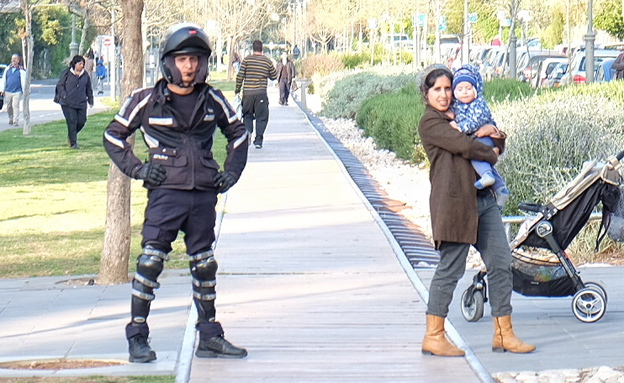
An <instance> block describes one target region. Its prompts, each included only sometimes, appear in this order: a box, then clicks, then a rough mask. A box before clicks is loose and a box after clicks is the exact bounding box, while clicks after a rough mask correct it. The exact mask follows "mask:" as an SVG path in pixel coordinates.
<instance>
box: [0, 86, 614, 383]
mask: <svg viewBox="0 0 624 383" xmlns="http://www.w3.org/2000/svg"><path fill="white" fill-rule="evenodd" d="M269 98H270V102H271V117H270V123H269V127H268V130H267V133H266V136H265V143H264V148H263V149H260V150H258V149H255V148H253V147H250V149H249V150H250V152H249V154H250V156H249V163H248V166H247V169H246V170H245V172H244V174H243V177H242V178H241V180H240V182H239V183H238V184H237V185H236V186H235V187H234V188H232V189H231V190H230V191H229V192H228V193H227V196H225V199H224V200H223V202H224V204H225V205H224V210H223V211H224V214H223V217H222V219H221V220H220V226H219V237H218V238H219V239H218V242H217V246H216V257H217V260H218V262H219V265H220V266H219V274H218V279H217V282H218V284H217V291H218V298H217V309H218V313H217V317H218V319H219V320H220V321H221V322H222V323H223V326H224V328H225V331H226V336H227V338H228V339H229V340H231V341H232V342H233V343H234V344H236V345H239V346H241V347H245V348H247V350H248V352H249V356H248V357H247V358H245V359H242V360H224V359H216V360H211V359H198V358H194V356H193V351H194V342H195V332H194V329H193V324H194V317H195V316H194V315H195V313H194V309H191V307H192V304H191V303H192V301H191V285H190V276H189V272H188V270H166V271H165V273H163V276H162V278H161V279H160V282H161V284H162V287H161V288H160V289H159V290H157V292H156V295H157V299H156V300H155V301H154V302H153V303H152V312H151V315H150V319H149V323H150V328H151V330H152V332H151V345H152V347H153V348H154V350H155V351H156V353H157V355H158V360H157V361H155V362H154V363H148V364H128V363H127V358H128V355H127V344H126V340H125V338H124V333H123V329H124V326H125V324H126V323H127V321H128V319H129V309H130V290H131V287H130V284H129V283H126V284H122V285H115V286H97V285H96V286H88V285H85V284H84V283H78V282H80V281H83V280H85V278H86V279H87V280H88V278H92V277H93V276H81V277H78V276H72V277H55V278H31V279H19V280H13V279H11V280H0V345H1V346H2V347H0V377H8V376H18V377H26V376H35V375H37V376H87V375H175V376H176V383H186V382H191V383H203V382H219V383H227V382H237V383H238V382H241V383H245V382H261V381H266V382H271V383H281V382H328V383H329V382H331V383H335V382H358V383H359V382H373V381H374V382H383V383H387V382H424V383H438V382H439V383H446V382H456V381H459V382H462V383H464V382H466V383H472V382H480V381H482V382H492V378H491V377H490V375H489V374H490V373H496V372H502V371H539V370H548V369H561V368H568V369H576V368H585V367H596V366H603V365H607V366H612V367H618V366H621V365H623V364H624V363H623V362H622V361H621V354H622V353H621V351H622V346H621V345H622V344H623V343H624V331H622V328H621V323H622V321H624V293H622V292H623V291H624V280H623V279H622V278H621V275H622V272H623V271H624V270H622V268H621V267H603V268H579V271H580V272H581V273H582V274H581V275H582V277H583V280H584V281H596V282H602V283H604V285H605V286H606V288H607V292H608V295H609V302H608V307H607V313H606V314H605V316H604V318H602V319H601V320H600V321H598V322H596V323H591V324H586V323H581V322H579V321H578V320H577V319H575V318H574V316H573V315H572V312H571V309H570V302H571V298H569V297H567V298H557V299H548V298H527V297H523V296H521V295H519V294H514V295H513V298H512V303H513V305H514V325H515V330H516V332H517V333H518V335H520V336H521V337H522V338H523V339H525V340H526V341H527V342H531V343H534V344H536V345H537V347H538V349H537V351H536V352H535V353H533V354H529V355H514V354H510V353H504V354H499V353H493V352H492V351H491V339H492V321H491V317H490V315H489V310H490V309H489V305H486V309H485V315H484V317H483V318H482V319H481V320H480V321H479V322H476V323H468V322H466V321H465V320H464V319H463V317H462V316H461V313H460V312H459V297H460V295H461V293H462V292H463V290H464V289H465V288H466V287H467V285H468V284H469V283H470V279H471V277H472V275H473V272H472V271H468V272H467V273H466V276H465V277H464V278H463V279H462V280H461V281H460V283H459V286H458V288H457V290H456V296H455V299H454V301H453V305H452V307H451V312H450V314H449V319H450V321H451V323H452V325H453V326H449V327H448V330H449V332H450V335H451V336H452V337H453V339H454V341H456V342H458V343H459V344H460V346H461V347H462V348H465V349H466V350H467V352H468V354H467V358H436V357H425V356H422V355H421V353H420V347H421V340H422V337H423V334H424V329H425V314H424V310H425V304H424V300H423V298H422V297H424V296H426V295H427V291H426V286H428V285H429V280H430V278H431V276H432V274H433V270H432V269H416V270H414V269H413V268H412V266H411V264H410V261H409V260H408V259H407V258H406V257H405V256H404V255H403V252H405V253H407V250H406V249H408V250H409V251H415V250H414V249H416V248H418V249H416V250H419V255H418V256H419V257H423V256H424V257H429V256H430V249H427V248H426V245H423V244H422V243H419V242H418V241H416V240H414V239H413V238H411V237H409V236H407V234H406V233H407V231H405V230H404V228H401V227H400V225H395V224H398V221H397V219H396V216H393V215H392V214H391V212H390V211H387V210H384V208H383V207H380V206H379V205H378V204H377V201H376V200H375V199H374V198H373V200H374V201H373V203H371V202H369V201H370V199H369V200H368V201H367V200H366V199H365V198H364V194H366V193H367V192H368V190H364V189H371V188H372V189H374V188H375V187H374V185H372V184H369V185H368V186H367V187H366V188H363V187H362V186H361V185H364V184H366V177H365V175H362V174H360V175H357V176H353V174H357V164H354V163H346V164H344V165H343V161H344V160H341V161H338V160H337V159H336V154H335V153H336V149H333V150H330V148H329V147H328V145H327V144H326V141H325V140H323V139H321V136H323V137H325V136H324V133H323V132H321V133H318V132H317V130H316V129H315V128H314V127H312V126H311V124H310V123H309V121H308V120H307V118H306V116H305V115H304V114H303V113H302V112H301V111H300V109H298V108H297V106H295V105H291V106H289V107H281V106H279V105H278V103H277V94H276V93H275V90H274V89H272V90H271V92H270V94H269ZM0 118H1V117H0ZM316 123H317V122H315V124H316ZM317 126H318V125H317ZM319 129H320V127H319ZM325 139H326V140H329V138H325ZM342 152H343V151H341V153H339V155H343V154H344V153H342ZM347 172H349V173H351V175H352V176H353V177H354V178H355V181H353V180H352V178H351V177H350V176H348V175H347ZM355 184H358V186H359V188H356V187H355V186H354V185H355ZM360 190H364V192H361V191H360ZM415 192H418V191H415ZM367 197H369V198H370V195H368V196H367ZM382 218H383V219H386V220H388V219H390V220H389V222H391V223H390V224H388V225H386V224H385V223H383V222H382ZM386 222H388V221H386ZM393 230H394V231H393ZM391 233H400V235H399V234H395V236H396V239H395V236H392V235H391ZM414 254H416V252H415V253H414ZM0 267H1V266H0ZM460 335H461V337H460ZM57 358H67V359H73V360H77V359H81V360H82V359H90V360H97V361H108V362H114V363H117V364H118V365H115V366H109V367H100V368H90V369H75V370H70V369H64V370H57V371H53V370H9V369H6V368H4V367H5V366H3V365H2V363H3V362H14V361H19V360H21V361H35V360H36V361H41V360H46V359H48V360H49V359H57Z"/></svg>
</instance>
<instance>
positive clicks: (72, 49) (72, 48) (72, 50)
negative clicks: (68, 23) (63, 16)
mask: <svg viewBox="0 0 624 383" xmlns="http://www.w3.org/2000/svg"><path fill="white" fill-rule="evenodd" d="M71 36H72V41H71V43H69V54H70V56H71V57H72V58H73V57H74V56H76V55H77V54H78V43H77V42H76V15H75V14H73V13H72V31H71Z"/></svg>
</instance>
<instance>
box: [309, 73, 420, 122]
mask: <svg viewBox="0 0 624 383" xmlns="http://www.w3.org/2000/svg"><path fill="white" fill-rule="evenodd" d="M415 82H416V74H415V73H400V74H397V75H386V76H382V75H378V74H375V73H371V72H361V73H356V74H354V75H352V76H347V77H344V78H342V79H340V80H338V81H336V83H335V85H334V86H333V87H332V88H331V90H330V91H329V93H328V94H327V96H326V97H325V98H323V97H322V96H321V98H322V99H323V100H324V101H323V110H322V111H321V114H322V115H323V116H326V117H330V118H355V116H356V114H357V112H358V109H359V108H360V105H362V103H363V102H364V101H365V100H366V99H368V98H370V97H372V96H375V95H380V94H384V93H391V92H394V91H397V90H399V89H401V88H402V87H404V86H405V85H407V84H409V83H412V84H413V83H415Z"/></svg>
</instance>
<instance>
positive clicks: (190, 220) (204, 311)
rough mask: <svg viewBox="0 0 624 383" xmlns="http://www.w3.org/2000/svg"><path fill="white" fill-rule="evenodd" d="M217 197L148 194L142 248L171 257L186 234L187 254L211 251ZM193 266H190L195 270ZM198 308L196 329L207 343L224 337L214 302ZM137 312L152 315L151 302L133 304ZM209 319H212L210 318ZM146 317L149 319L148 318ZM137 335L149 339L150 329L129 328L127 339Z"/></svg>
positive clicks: (163, 191) (199, 193)
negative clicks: (147, 247)
mask: <svg viewBox="0 0 624 383" xmlns="http://www.w3.org/2000/svg"><path fill="white" fill-rule="evenodd" d="M216 204H217V193H216V192H214V191H204V190H173V189H154V190H150V191H149V192H148V202H147V207H146V208H145V221H144V222H143V231H142V232H141V234H142V235H143V240H142V242H141V246H143V247H145V246H147V245H150V246H153V247H154V248H156V249H158V250H161V251H164V252H165V253H169V252H170V251H171V243H172V242H173V241H175V239H176V237H177V236H178V233H179V232H180V231H182V232H183V233H184V243H185V245H186V252H187V254H189V255H196V254H198V253H202V252H205V251H208V250H210V249H211V248H212V244H213V242H214V241H215V233H214V226H215V220H216V211H215V206H216ZM192 264H193V262H191V266H192ZM193 300H194V301H195V304H196V305H199V306H200V307H198V310H197V312H198V320H197V323H196V328H197V330H198V331H199V332H200V334H201V336H202V337H203V338H205V339H208V338H211V337H213V336H218V335H221V334H223V328H222V327H221V324H220V323H219V322H217V321H214V319H213V318H212V316H214V313H215V310H214V301H198V299H197V298H194V299H193ZM132 304H133V305H135V304H136V305H138V306H140V307H133V312H134V311H139V310H143V311H145V310H147V313H148V314H149V310H150V307H149V306H150V302H146V301H141V300H137V299H133V300H132ZM208 316H211V317H210V318H209V317H208ZM145 317H147V315H145ZM137 334H143V335H144V336H147V335H148V334H149V327H148V325H147V322H146V323H143V324H140V325H136V324H135V325H132V324H128V325H127V326H126V337H127V338H128V339H129V338H131V337H133V336H135V335H137Z"/></svg>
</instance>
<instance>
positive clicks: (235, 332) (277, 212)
mask: <svg viewBox="0 0 624 383" xmlns="http://www.w3.org/2000/svg"><path fill="white" fill-rule="evenodd" d="M270 99H271V102H272V105H276V106H277V100H276V97H275V94H270ZM385 232H386V231H385V230H384V229H383V228H382V227H380V226H379V224H378V219H377V218H376V216H375V214H374V213H371V211H369V206H368V205H367V203H366V202H364V201H363V199H362V197H361V194H360V193H359V191H358V190H356V189H355V188H354V186H353V182H352V181H351V180H350V179H349V178H348V176H347V175H346V173H345V171H344V169H343V168H342V166H341V164H340V163H339V162H338V161H336V159H335V158H334V156H333V155H332V152H331V151H330V150H329V149H328V147H327V146H326V145H325V143H324V141H322V140H321V138H320V137H319V136H318V135H317V133H316V132H315V130H314V129H313V128H312V127H311V126H310V125H309V124H308V122H307V120H306V118H305V116H304V114H303V113H302V112H301V111H300V110H299V109H297V108H296V107H294V106H291V107H271V117H270V122H269V128H268V129H267V132H266V135H265V144H264V148H263V149H261V150H257V149H254V148H253V147H252V148H250V158H249V163H248V167H247V169H246V170H245V173H244V174H243V177H242V178H241V180H240V181H239V183H238V184H237V185H236V186H235V187H234V188H233V189H232V190H231V191H230V192H229V193H228V196H227V202H226V204H225V214H224V218H223V221H222V224H221V230H220V236H219V240H218V243H217V249H216V257H217V260H218V262H219V265H220V266H219V275H218V281H217V282H218V284H217V309H218V313H217V319H218V320H220V321H221V322H222V324H223V326H224V328H225V332H226V337H227V338H228V339H229V340H230V341H232V342H233V343H234V344H236V345H239V346H242V347H246V348H247V350H248V352H249V356H248V357H247V358H246V359H242V360H227V359H218V360H211V359H198V358H194V359H193V361H192V367H191V372H190V382H192V383H204V382H220V383H224V382H236V383H247V382H249V383H251V382H254V383H256V382H272V383H281V382H328V383H329V382H362V383H363V382H376V383H388V382H426V383H438V382H439V383H448V382H462V383H470V382H479V381H480V379H479V378H477V376H476V374H475V373H474V372H473V370H472V369H471V367H470V366H469V365H468V363H467V361H466V359H464V358H436V357H425V356H423V355H421V353H420V346H421V340H422V337H423V334H424V329H425V325H424V322H425V314H424V311H425V303H424V302H423V300H422V298H421V297H420V295H419V294H418V291H417V290H416V288H415V287H414V286H413V284H412V282H411V281H410V278H408V275H407V273H406V271H405V270H404V269H403V266H402V265H401V262H400V261H399V258H398V257H400V256H402V255H401V254H399V255H397V254H395V248H396V246H393V245H392V243H391V242H390V241H389V240H388V238H386V235H385ZM403 264H405V263H403ZM408 266H409V265H408Z"/></svg>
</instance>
